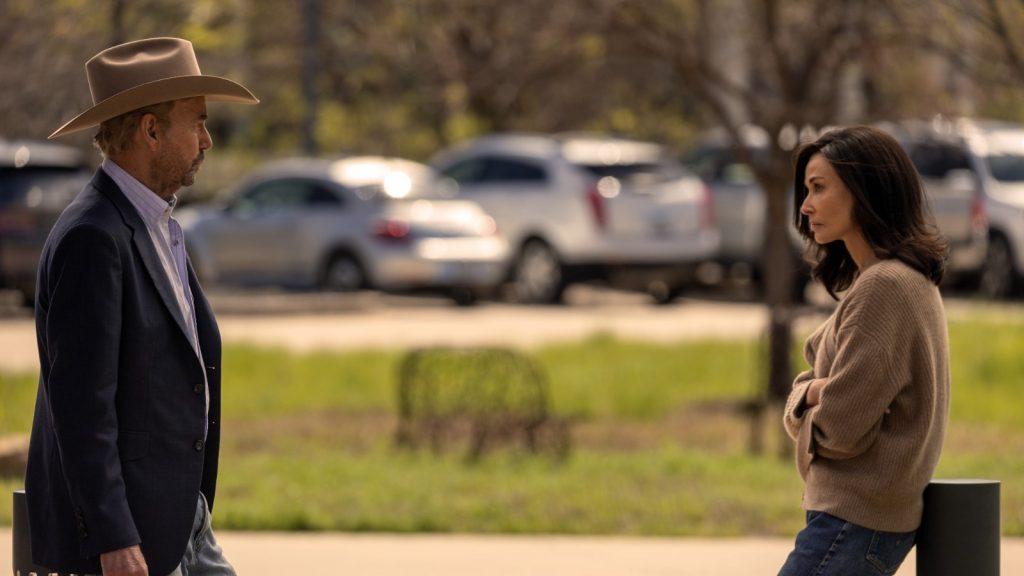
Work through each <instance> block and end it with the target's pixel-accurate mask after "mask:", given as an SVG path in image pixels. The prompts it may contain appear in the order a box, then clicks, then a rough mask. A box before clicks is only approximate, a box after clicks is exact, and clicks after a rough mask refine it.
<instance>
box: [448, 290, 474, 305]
mask: <svg viewBox="0 0 1024 576" xmlns="http://www.w3.org/2000/svg"><path fill="white" fill-rule="evenodd" d="M448 296H449V297H450V298H451V299H452V301H453V302H455V304H456V305H457V306H472V305H474V304H476V303H477V300H478V298H477V295H476V293H475V292H473V291H472V290H470V289H469V288H456V289H455V290H452V291H451V292H450V293H449V295H448Z"/></svg>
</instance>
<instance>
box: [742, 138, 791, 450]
mask: <svg viewBox="0 0 1024 576" xmlns="http://www.w3.org/2000/svg"><path fill="white" fill-rule="evenodd" d="M757 176H758V180H759V182H760V183H761V187H762V189H763V190H764V193H765V197H766V200H767V202H766V212H767V213H766V218H765V243H764V245H765V249H764V252H763V255H762V270H763V278H764V301H765V304H766V305H767V306H768V313H769V319H768V328H767V335H768V355H767V359H768V366H767V369H768V387H767V394H766V397H764V398H763V400H762V402H761V403H760V404H759V406H760V407H761V409H762V410H767V411H768V413H769V417H770V418H774V416H775V415H776V413H777V412H778V408H779V406H780V404H782V403H784V402H785V400H786V398H787V397H788V396H789V391H790V388H791V387H792V383H793V366H792V362H791V359H790V346H791V345H792V341H793V292H794V291H793V286H794V282H793V281H794V276H795V270H796V268H795V261H794V258H793V249H792V246H791V243H790V239H789V226H790V222H789V220H790V214H789V206H790V203H789V201H788V199H789V194H790V183H791V181H792V174H791V169H790V153H789V152H788V151H785V150H782V149H781V148H778V147H776V146H774V145H773V147H772V152H771V155H770V158H769V161H768V163H767V165H764V166H762V167H761V168H760V169H759V170H758V174H757ZM762 421H763V414H756V413H755V415H754V417H753V418H752V420H751V426H753V427H757V430H756V431H755V432H754V433H755V434H758V433H764V432H763V430H764V428H763V424H762ZM776 428H778V427H777V426H772V428H771V429H773V430H774V429H776ZM783 440H784V439H783ZM764 444H765V443H764V442H758V443H754V442H752V443H751V450H752V451H756V452H760V448H761V447H762V446H764ZM778 446H779V452H780V454H788V450H789V446H788V443H786V442H784V441H782V440H780V441H779V443H778Z"/></svg>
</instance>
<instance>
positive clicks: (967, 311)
mask: <svg viewBox="0 0 1024 576" xmlns="http://www.w3.org/2000/svg"><path fill="white" fill-rule="evenodd" d="M826 299H827V297H826ZM816 300H817V301H821V300H822V299H821V298H820V297H819V298H817V299H816ZM213 303H214V307H215V308H216V309H217V319H218V322H219V324H220V329H221V334H222V335H223V338H224V341H225V342H228V343H250V344H256V345H263V346H274V347H283V348H287V349H290V350H295V351H298V352H306V351H310V350H318V349H324V350H352V349H367V348H385V349H405V348H410V347H420V346H433V345H448V346H485V345H499V346H516V347H523V348H531V347H536V346H542V345H545V344H550V343H557V342H572V341H577V340H579V339H581V338H586V337H588V336H592V335H594V334H601V333H605V334H613V335H615V336H618V337H621V338H625V339H629V340H639V341H645V342H677V341H682V340H693V339H700V338H716V339H746V338H756V337H758V336H760V335H762V334H763V332H764V329H765V326H766V325H767V322H768V312H767V308H765V307H764V306H763V305H761V304H758V303H751V302H730V301H714V300H702V299H682V300H680V301H679V302H678V303H675V304H672V305H669V306H652V305H651V304H650V303H649V301H648V299H647V298H646V297H645V296H642V295H637V294H629V293H620V292H608V291H606V292H601V291H596V290H587V291H578V292H577V293H576V295H575V296H574V299H573V300H572V301H571V302H570V304H569V305H566V306H519V305H512V304H502V303H484V304H481V305H479V306H474V307H470V308H458V307H455V306H453V305H451V304H450V303H448V302H447V301H446V300H443V299H436V298H435V299H423V298H406V297H395V296H383V295H376V294H375V293H360V294H355V295H318V294H311V295H301V294H300V295H275V294H270V295H261V294H258V293H257V294H250V295H245V294H243V295H237V294H234V293H229V294H214V296H213ZM946 309H947V312H948V315H949V317H950V318H951V319H964V318H979V317H982V318H987V319H990V320H1000V321H1006V322H1018V323H1020V322H1024V306H1021V305H1019V304H1017V303H1006V304H986V303H978V302H974V301H970V300H962V299H947V301H946ZM825 313H826V311H818V312H816V313H811V314H808V315H805V316H802V317H801V318H799V319H798V320H797V323H796V331H797V333H798V334H800V333H809V332H811V331H812V330H813V328H814V327H815V326H817V325H818V324H819V323H820V322H821V321H822V320H824V318H825ZM27 314H28V313H27V312H25V313H24V314H23V315H22V316H20V317H7V318H0V371H15V372H35V371H37V370H38V369H39V359H38V353H37V351H36V337H35V323H34V321H33V320H32V319H31V318H30V317H28V316H27Z"/></svg>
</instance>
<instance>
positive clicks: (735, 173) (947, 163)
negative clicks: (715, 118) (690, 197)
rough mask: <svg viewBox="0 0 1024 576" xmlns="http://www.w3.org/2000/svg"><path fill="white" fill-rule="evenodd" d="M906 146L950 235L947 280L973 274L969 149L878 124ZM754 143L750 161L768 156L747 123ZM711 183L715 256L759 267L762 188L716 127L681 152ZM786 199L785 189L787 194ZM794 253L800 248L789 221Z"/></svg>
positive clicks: (736, 270)
mask: <svg viewBox="0 0 1024 576" xmlns="http://www.w3.org/2000/svg"><path fill="white" fill-rule="evenodd" d="M879 127H880V128H882V129H884V130H886V131H887V132H889V133H891V134H892V135H893V136H894V137H896V139H897V140H899V142H900V144H901V145H902V146H903V148H904V149H905V150H906V151H907V154H908V155H909V156H910V158H911V160H912V161H913V162H914V165H915V166H916V167H917V170H918V172H919V173H920V175H921V181H922V183H923V184H924V189H925V194H926V196H927V198H928V202H929V208H930V210H931V213H932V215H933V217H934V218H935V223H936V225H937V226H938V229H939V232H940V233H941V234H942V235H943V236H944V237H945V238H946V239H947V240H948V241H949V246H950V258H949V264H948V267H947V272H948V276H949V278H950V279H951V280H957V279H962V278H968V277H972V276H974V275H975V274H977V272H978V271H979V270H980V269H981V267H982V263H983V260H984V257H985V251H986V245H987V240H986V230H987V228H986V223H985V218H984V206H983V203H982V202H983V199H982V196H981V194H980V191H979V190H978V189H977V185H976V184H975V180H974V178H973V177H972V176H971V174H970V172H969V171H967V168H968V167H969V160H968V155H967V153H966V152H964V151H963V150H962V146H959V145H957V144H956V143H955V142H954V141H953V140H951V139H950V138H949V137H944V138H939V137H938V135H937V134H934V133H933V132H931V131H930V129H929V130H925V127H922V126H917V125H914V124H913V123H901V124H890V123H886V124H881V125H880V126H879ZM743 137H744V138H745V140H746V145H747V146H748V147H750V148H751V149H752V150H753V153H754V161H755V162H756V161H758V159H759V157H762V156H767V152H768V150H767V147H768V145H769V139H768V137H767V135H766V134H765V133H764V131H763V130H761V129H759V128H756V127H749V128H748V129H747V131H746V132H744V133H743ZM683 162H684V164H686V165H687V166H689V167H690V168H691V169H693V170H694V171H695V172H697V173H698V174H700V176H701V177H702V178H704V179H705V181H706V182H707V183H708V185H709V186H711V189H712V190H713V195H714V201H715V211H716V214H718V224H719V226H721V235H722V249H721V251H720V252H719V255H718V257H717V260H718V261H719V262H720V263H721V264H722V265H723V267H724V268H725V269H726V270H727V271H729V272H731V273H732V274H733V275H737V276H741V277H742V276H748V277H749V276H752V277H753V278H754V279H755V280H757V279H758V278H759V277H760V276H761V275H762V271H761V269H760V268H761V264H760V261H761V254H762V251H763V248H762V247H763V238H764V226H765V202H766V199H765V196H764V192H763V191H762V189H761V186H760V184H759V183H758V182H757V180H756V178H755V177H754V174H753V171H752V170H751V169H750V167H749V166H747V165H745V164H743V163H742V162H740V161H739V160H738V159H737V158H736V157H735V155H734V153H733V149H732V147H731V145H730V143H729V141H728V139H727V138H726V137H725V135H724V134H723V133H721V132H714V131H713V132H710V133H709V134H707V135H706V136H705V137H704V138H703V139H702V140H701V142H700V143H699V144H698V146H696V147H695V148H694V149H693V150H692V151H691V152H690V153H689V154H688V155H687V156H686V157H684V159H683ZM790 202H792V196H790ZM790 234H791V239H792V240H793V246H794V253H798V252H800V251H801V250H802V244H803V242H802V240H800V239H799V238H798V237H797V236H796V234H795V230H794V229H793V228H792V227H790ZM794 274H795V279H796V280H797V282H795V289H796V290H797V294H796V295H797V296H800V294H801V293H802V291H803V285H804V284H805V283H806V281H807V271H806V270H805V269H801V268H794Z"/></svg>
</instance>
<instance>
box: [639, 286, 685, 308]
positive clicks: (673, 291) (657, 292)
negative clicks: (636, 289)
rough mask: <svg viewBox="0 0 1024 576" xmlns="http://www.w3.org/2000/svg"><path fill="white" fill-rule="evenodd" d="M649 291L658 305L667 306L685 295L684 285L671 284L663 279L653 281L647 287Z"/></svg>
mask: <svg viewBox="0 0 1024 576" xmlns="http://www.w3.org/2000/svg"><path fill="white" fill-rule="evenodd" d="M647 293H648V294H650V295H651V298H652V299H653V300H654V303H655V304H657V305H658V306H667V305H669V304H671V303H673V302H675V301H676V300H678V299H679V297H680V296H682V295H683V288H682V286H670V285H669V284H667V283H665V282H663V281H660V280H659V281H657V282H652V283H651V284H650V285H649V286H648V287H647Z"/></svg>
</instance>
